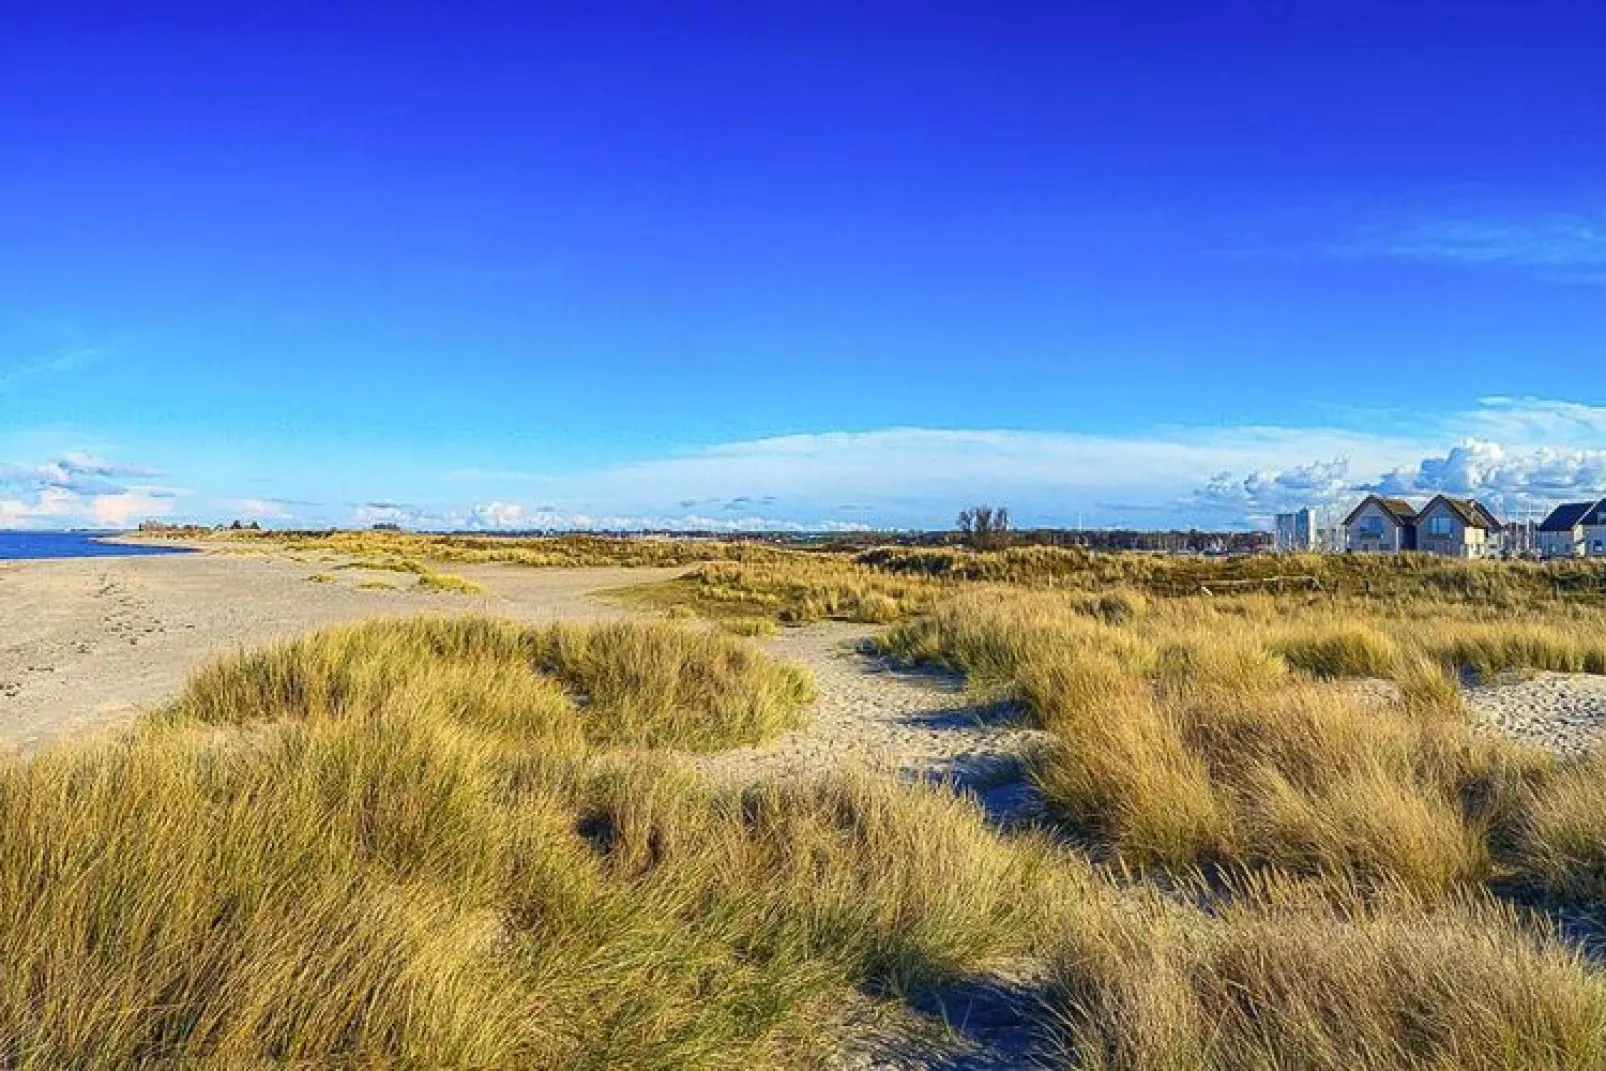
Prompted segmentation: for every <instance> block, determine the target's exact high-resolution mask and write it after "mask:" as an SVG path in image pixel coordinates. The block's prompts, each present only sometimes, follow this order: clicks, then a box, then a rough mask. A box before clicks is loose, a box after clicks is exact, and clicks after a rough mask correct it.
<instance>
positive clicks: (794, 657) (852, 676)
mask: <svg viewBox="0 0 1606 1071" xmlns="http://www.w3.org/2000/svg"><path fill="white" fill-rule="evenodd" d="M876 631H877V630H876V629H875V628H874V627H873V626H868V625H849V624H843V623H840V622H832V621H828V622H821V623H818V624H813V625H809V626H807V627H804V628H797V629H787V630H785V631H783V632H782V633H781V634H780V635H778V636H775V637H773V638H771V639H768V640H763V641H760V642H761V643H762V645H763V646H764V647H765V648H766V649H767V650H768V651H769V652H770V653H771V654H773V655H775V656H776V657H777V658H780V659H783V660H785V661H788V662H795V663H798V664H800V665H803V666H807V667H808V669H809V670H810V671H811V672H812V673H813V674H814V680H815V685H816V687H817V690H818V693H819V697H818V699H817V701H816V702H815V704H814V706H813V708H812V709H811V710H810V712H809V724H808V725H807V726H806V727H805V728H803V729H801V730H799V731H797V732H790V733H785V734H783V735H781V736H780V737H778V738H776V739H775V740H773V741H770V742H769V743H767V744H764V745H762V746H759V747H743V748H735V749H733V750H730V751H722V752H719V753H717V754H714V755H708V756H697V757H693V758H692V759H690V761H691V762H692V763H693V764H694V765H695V766H697V767H698V768H700V769H702V770H703V771H704V772H706V773H708V774H710V775H711V776H713V777H716V778H721V779H730V780H752V779H756V778H759V777H764V776H769V775H779V776H796V775H808V774H816V773H821V772H825V771H830V770H839V769H843V768H853V767H858V768H862V769H873V770H880V771H884V772H888V773H893V774H896V775H898V776H901V777H905V778H914V777H921V778H932V779H940V780H945V781H951V782H953V783H955V784H957V785H959V786H961V787H963V788H967V789H970V790H973V791H975V792H976V793H977V794H978V795H979V796H980V797H981V798H982V801H983V803H984V804H986V805H987V807H988V809H989V811H990V812H991V813H993V815H994V817H995V818H998V819H1000V820H1018V819H1020V818H1021V817H1023V816H1022V815H1021V813H1020V812H1021V810H1022V807H1023V805H1024V804H1025V802H1026V801H1025V799H1024V798H1023V797H1022V795H1021V793H1022V788H1023V786H1022V785H1021V776H1022V774H1021V761H1020V760H1021V756H1022V754H1023V752H1024V751H1025V749H1026V748H1027V747H1028V746H1029V745H1030V743H1031V742H1032V740H1033V739H1034V738H1037V737H1040V736H1041V735H1042V734H1041V733H1039V732H1037V731H1036V730H1033V729H1027V728H1024V727H1022V726H1021V724H1020V723H1019V719H1018V718H1017V717H1016V714H1015V712H1014V711H1013V710H1011V709H1009V708H1008V707H1003V706H997V705H985V704H982V705H978V704H977V703H976V702H975V701H974V700H973V699H972V698H971V697H969V696H967V695H966V694H965V692H964V689H963V684H962V682H961V680H960V679H959V677H957V676H955V675H952V674H947V673H940V672H925V671H913V670H908V669H903V668H899V667H896V666H894V665H892V664H890V663H889V662H887V661H885V660H884V659H880V658H877V657H874V656H872V655H870V654H867V653H865V652H864V651H863V650H862V649H861V648H862V646H863V645H864V643H865V641H867V640H869V639H870V637H872V636H874V635H875V633H876Z"/></svg>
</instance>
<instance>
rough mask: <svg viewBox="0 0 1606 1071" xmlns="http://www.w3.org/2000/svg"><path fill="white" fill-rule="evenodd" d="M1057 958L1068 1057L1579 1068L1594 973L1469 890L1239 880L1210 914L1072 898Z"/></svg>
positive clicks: (1342, 1069)
mask: <svg viewBox="0 0 1606 1071" xmlns="http://www.w3.org/2000/svg"><path fill="white" fill-rule="evenodd" d="M1073 918H1074V919H1075V920H1076V921H1075V923H1074V924H1073V926H1072V927H1071V930H1070V932H1069V933H1068V934H1067V936H1066V938H1065V943H1064V945H1063V946H1062V948H1061V949H1060V952H1059V954H1058V955H1057V957H1056V958H1055V978H1056V989H1057V1002H1058V1006H1059V1009H1060V1011H1059V1014H1060V1017H1061V1020H1062V1023H1063V1029H1064V1044H1065V1046H1066V1048H1067V1050H1068V1065H1069V1066H1075V1067H1078V1068H1108V1069H1112V1071H1113V1069H1118V1068H1119V1069H1126V1068H1131V1069H1138V1068H1206V1069H1221V1071H1226V1069H1232V1068H1242V1067H1264V1068H1272V1067H1300V1068H1311V1069H1313V1071H1351V1069H1377V1071H1383V1069H1393V1068H1416V1069H1421V1071H1428V1069H1437V1068H1447V1067H1455V1068H1486V1069H1490V1071H1493V1069H1505V1068H1519V1067H1521V1068H1528V1067H1566V1068H1579V1069H1582V1068H1587V1067H1596V1066H1600V1065H1601V1063H1602V1062H1603V1061H1606V985H1603V982H1602V979H1601V978H1600V976H1599V975H1597V974H1595V973H1593V972H1591V971H1590V970H1589V969H1588V968H1587V967H1586V966H1585V965H1584V964H1583V963H1582V962H1581V961H1580V960H1579V959H1578V957H1577V956H1576V955H1574V954H1572V953H1568V952H1566V951H1563V950H1562V949H1561V947H1560V946H1559V945H1558V944H1557V943H1556V942H1555V940H1554V936H1553V935H1550V934H1547V933H1546V932H1545V931H1544V928H1543V927H1542V926H1541V927H1538V928H1537V929H1536V928H1535V924H1534V923H1533V921H1532V920H1530V919H1522V918H1519V917H1518V916H1517V914H1516V913H1515V912H1513V911H1512V910H1511V909H1509V908H1505V907H1501V906H1499V905H1497V904H1495V903H1493V902H1491V901H1488V900H1486V899H1482V898H1472V899H1457V900H1453V901H1450V902H1446V903H1442V904H1438V905H1434V906H1431V907H1429V906H1424V905H1422V904H1421V903H1420V902H1419V901H1416V900H1414V899H1413V898H1411V897H1409V896H1406V895H1402V894H1398V893H1393V894H1390V895H1387V896H1384V897H1383V898H1381V899H1379V898H1377V897H1375V896H1372V897H1355V896H1343V895H1340V894H1335V892H1334V890H1332V889H1321V890H1315V891H1313V890H1310V889H1309V888H1302V887H1300V886H1298V885H1293V884H1289V883H1287V882H1284V881H1274V882H1267V883H1263V884H1261V885H1260V886H1259V887H1258V888H1250V889H1242V890H1239V891H1238V892H1237V894H1236V895H1235V896H1233V897H1232V898H1231V899H1230V900H1229V901H1228V902H1226V903H1225V904H1224V905H1223V906H1221V907H1219V908H1217V909H1214V910H1212V911H1208V912H1206V911H1201V910H1198V909H1196V908H1193V907H1184V906H1179V905H1177V904H1174V903H1165V902H1162V901H1159V900H1158V899H1153V898H1151V899H1149V900H1148V901H1147V902H1140V904H1139V905H1138V906H1137V907H1136V908H1134V907H1132V906H1128V905H1121V906H1120V907H1117V906H1115V905H1113V904H1110V905H1106V906H1105V907H1104V908H1103V909H1102V910H1084V911H1082V912H1081V913H1079V914H1077V915H1073Z"/></svg>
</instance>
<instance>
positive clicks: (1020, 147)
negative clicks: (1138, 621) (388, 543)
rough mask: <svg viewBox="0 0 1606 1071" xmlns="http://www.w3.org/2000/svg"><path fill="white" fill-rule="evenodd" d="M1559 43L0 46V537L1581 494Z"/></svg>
mask: <svg viewBox="0 0 1606 1071" xmlns="http://www.w3.org/2000/svg"><path fill="white" fill-rule="evenodd" d="M1603 40H1606V14H1603V13H1602V12H1601V11H1600V9H1599V8H1598V7H1596V6H1594V5H1585V4H1576V3H1561V2H1541V3H1537V4H1527V5H1514V4H1475V5H1467V4H1449V3H1422V4H1412V5H1406V6H1402V5H1398V4H1382V3H1372V2H1361V3H1344V4H1339V3H1327V2H1316V3H1310V4H1298V5H1291V4H1287V3H1282V2H1273V0H1246V2H1243V3H1230V4H1219V5H1216V4H1213V5H1161V6H1158V7H1155V6H1141V9H1140V7H1133V6H1130V5H1056V4H1035V3H1028V4H1021V5H1006V6H1005V7H1004V8H996V9H988V8H982V7H978V6H968V7H958V8H956V7H941V6H939V7H933V6H930V5H922V6H908V7H905V6H902V5H832V4H826V5H811V6H809V7H808V9H807V10H804V9H801V8H800V9H795V10H791V11H785V10H781V9H776V8H774V7H772V6H769V5H764V6H763V10H759V9H758V8H753V7H749V6H738V5H730V6H719V5H715V6H712V7H709V6H699V7H697V8H696V10H694V11H693V10H681V9H676V8H664V7H662V6H652V5H633V4H602V5H587V6H584V7H579V8H567V9H555V8H548V7H545V6H539V7H536V8H531V7H529V6H526V5H511V4H497V3H492V4H488V5H476V6H474V7H473V8H472V9H469V10H451V11H448V10H447V9H444V8H441V7H439V6H438V5H416V6H414V5H408V4H405V3H403V4H396V5H386V6H385V8H384V9H383V10H382V11H380V10H379V9H374V10H373V11H372V12H370V13H363V12H361V11H359V10H357V9H354V8H345V9H343V8H342V6H341V5H327V6H319V7H316V8H304V9H298V10H296V11H294V12H279V11H276V10H269V9H259V10H244V9H235V10H229V9H226V8H220V7H218V6H216V5H198V4H196V5H183V4H176V5H169V4H163V5H156V6H154V7H148V8H142V9H140V10H139V11H138V12H132V11H130V12H118V13H115V14H108V13H106V12H98V11H91V10H89V9H87V8H83V7H81V6H66V7H61V6H57V7H48V6H45V7H41V6H35V7H34V8H32V9H29V10H19V11H16V12H12V13H10V14H9V17H8V26H7V32H6V33H5V34H4V35H0V89H3V90H4V94H3V97H0V99H3V100H4V101H5V102H6V103H4V104H0V139H4V143H5V144H6V145H7V146H8V150H7V165H6V167H5V168H4V169H0V206H3V207H0V217H3V221H4V227H3V231H0V233H3V234H4V240H3V241H0V527H6V528H61V527H70V526H75V525H89V524H98V525H111V526H124V525H132V524H136V523H138V522H139V521H140V520H142V519H145V518H147V517H157V518H162V519H165V520H170V521H184V520H194V521H202V522H209V523H210V522H215V521H227V520H229V519H232V518H235V517H238V518H241V519H243V520H258V521H260V522H262V523H265V524H273V525H308V526H322V525H366V524H372V523H386V522H390V523H400V524H406V525H409V526H415V527H447V528H464V527H480V528H485V529H496V528H536V527H586V526H600V527H641V526H645V527H655V528H674V527H687V528H754V527H767V528H789V527H795V528H818V529H824V530H830V529H852V528H857V527H943V526H946V525H948V524H950V523H951V522H952V519H953V514H954V512H955V511H957V509H959V508H960V507H962V506H965V505H968V504H971V503H973V502H976V501H997V502H1001V503H1004V504H1007V505H1008V506H1009V507H1010V508H1011V510H1012V512H1013V514H1014V516H1015V519H1016V521H1017V523H1019V524H1023V525H1043V526H1058V527H1073V526H1075V525H1077V524H1078V523H1080V524H1082V525H1085V526H1087V527H1106V526H1111V525H1119V526H1124V527H1136V528H1166V527H1179V526H1180V527H1187V526H1193V525H1196V526H1199V527H1233V528H1243V527H1250V526H1253V527H1260V528H1269V527H1270V523H1271V518H1272V516H1273V515H1274V514H1275V513H1277V512H1281V511H1284V510H1287V509H1291V508H1297V507H1298V506H1301V505H1317V504H1321V503H1323V502H1329V501H1336V500H1339V499H1348V498H1351V497H1353V495H1354V493H1355V492H1357V491H1362V490H1366V489H1372V488H1376V489H1380V490H1385V491H1391V492H1398V493H1414V494H1419V495H1423V496H1426V495H1430V494H1432V493H1433V492H1436V491H1441V490H1442V491H1448V492H1451V493H1454V494H1462V495H1473V496H1478V497H1482V498H1485V499H1488V500H1490V501H1491V502H1492V503H1495V504H1497V505H1499V506H1500V507H1501V508H1503V509H1506V510H1508V511H1509V510H1512V509H1516V508H1534V509H1537V508H1541V507H1542V506H1543V505H1544V504H1547V503H1551V502H1555V501H1560V500H1563V499H1570V498H1589V497H1592V496H1599V495H1601V494H1606V390H1603V387H1606V376H1603V375H1602V373H1601V372H1600V369H1601V368H1602V367H1603V366H1606V365H1603V360H1602V359H1603V358H1606V353H1603V349H1606V332H1603V331H1602V315H1601V313H1602V309H1603V307H1606V189H1603V187H1602V184H1601V176H1602V175H1603V174H1606V129H1603V127H1606V119H1603V118H1602V115H1601V111H1600V108H1599V102H1600V101H1601V100H1602V99H1606V73H1603V72H1606V62H1603V58H1602V55H1601V44H1600V43H1601V41H1603Z"/></svg>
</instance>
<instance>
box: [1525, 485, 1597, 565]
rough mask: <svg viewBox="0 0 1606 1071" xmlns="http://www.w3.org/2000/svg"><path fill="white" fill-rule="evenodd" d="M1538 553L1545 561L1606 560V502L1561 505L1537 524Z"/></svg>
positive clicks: (1564, 503)
mask: <svg viewBox="0 0 1606 1071" xmlns="http://www.w3.org/2000/svg"><path fill="white" fill-rule="evenodd" d="M1539 553H1540V555H1541V556H1542V557H1546V558H1581V557H1585V556H1590V557H1606V498H1603V499H1599V500H1597V501H1594V502H1563V503H1562V504H1561V505H1559V506H1557V507H1556V508H1555V509H1553V510H1551V511H1550V516H1548V517H1546V518H1545V519H1544V520H1543V521H1541V522H1540V523H1539Z"/></svg>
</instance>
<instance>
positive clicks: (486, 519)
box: [470, 502, 525, 528]
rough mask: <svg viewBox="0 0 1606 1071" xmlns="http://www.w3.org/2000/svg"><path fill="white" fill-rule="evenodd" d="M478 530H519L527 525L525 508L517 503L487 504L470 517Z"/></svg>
mask: <svg viewBox="0 0 1606 1071" xmlns="http://www.w3.org/2000/svg"><path fill="white" fill-rule="evenodd" d="M470 519H471V523H472V526H473V527H476V528H519V527H522V526H524V525H525V519H524V507H523V506H521V505H519V504H518V503H517V502H487V503H485V504H484V505H482V506H475V507H474V510H473V513H472V514H471V515H470Z"/></svg>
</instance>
